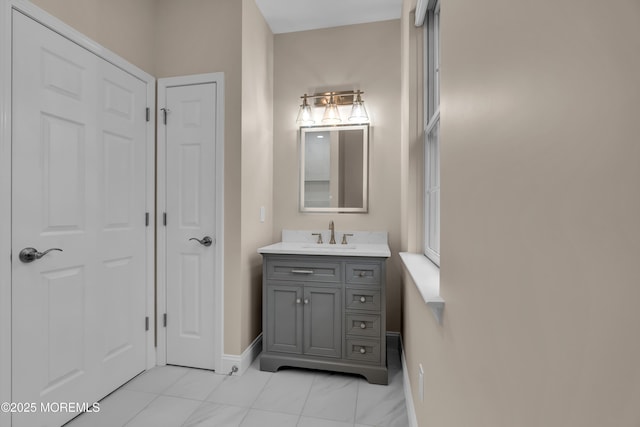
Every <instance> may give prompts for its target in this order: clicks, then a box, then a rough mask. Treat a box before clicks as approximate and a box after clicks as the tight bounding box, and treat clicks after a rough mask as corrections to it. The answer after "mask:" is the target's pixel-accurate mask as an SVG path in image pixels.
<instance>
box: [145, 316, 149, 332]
mask: <svg viewBox="0 0 640 427" xmlns="http://www.w3.org/2000/svg"><path fill="white" fill-rule="evenodd" d="M144 330H145V331H148V330H149V316H147V317H145V318H144Z"/></svg>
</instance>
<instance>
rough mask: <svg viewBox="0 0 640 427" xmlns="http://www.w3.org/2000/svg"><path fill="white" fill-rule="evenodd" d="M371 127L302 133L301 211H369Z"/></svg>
mask: <svg viewBox="0 0 640 427" xmlns="http://www.w3.org/2000/svg"><path fill="white" fill-rule="evenodd" d="M368 140H369V127H368V125H358V126H332V127H310V128H302V129H301V130H300V144H301V146H300V157H301V162H300V168H301V169H300V178H301V179H300V210H301V211H302V212H367V184H368V170H367V169H368V154H367V153H368Z"/></svg>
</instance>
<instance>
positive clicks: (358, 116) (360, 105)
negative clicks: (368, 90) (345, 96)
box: [349, 96, 369, 123]
mask: <svg viewBox="0 0 640 427" xmlns="http://www.w3.org/2000/svg"><path fill="white" fill-rule="evenodd" d="M359 98H360V96H358V100H356V101H355V102H354V103H353V107H351V114H350V115H349V121H350V122H352V123H366V122H368V121H369V116H368V115H367V109H366V108H364V101H362V100H361V99H359Z"/></svg>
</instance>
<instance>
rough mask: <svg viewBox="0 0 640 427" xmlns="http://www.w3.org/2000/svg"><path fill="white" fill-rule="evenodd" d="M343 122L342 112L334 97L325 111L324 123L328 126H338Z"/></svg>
mask: <svg viewBox="0 0 640 427" xmlns="http://www.w3.org/2000/svg"><path fill="white" fill-rule="evenodd" d="M340 122H342V119H341V118H340V112H339V111H338V106H337V105H336V103H335V101H334V100H333V97H331V100H330V101H329V103H328V104H327V108H325V110H324V115H323V116H322V123H324V124H327V125H336V124H338V123H340Z"/></svg>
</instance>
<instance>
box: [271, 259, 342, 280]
mask: <svg viewBox="0 0 640 427" xmlns="http://www.w3.org/2000/svg"><path fill="white" fill-rule="evenodd" d="M267 278H268V279H270V280H274V279H276V280H297V281H305V282H332V283H340V282H341V281H342V264H341V263H339V262H321V261H306V260H297V259H291V260H287V259H278V260H269V261H267Z"/></svg>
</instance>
